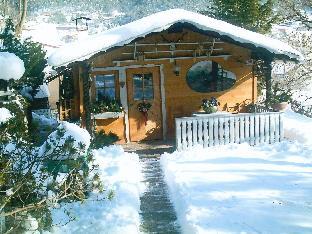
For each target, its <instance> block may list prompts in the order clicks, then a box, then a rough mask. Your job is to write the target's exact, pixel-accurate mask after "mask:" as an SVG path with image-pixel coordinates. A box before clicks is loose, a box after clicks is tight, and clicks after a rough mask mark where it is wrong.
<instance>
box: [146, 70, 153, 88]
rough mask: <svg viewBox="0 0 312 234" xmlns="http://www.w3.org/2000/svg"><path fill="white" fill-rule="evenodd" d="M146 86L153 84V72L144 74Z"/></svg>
mask: <svg viewBox="0 0 312 234" xmlns="http://www.w3.org/2000/svg"><path fill="white" fill-rule="evenodd" d="M144 86H153V75H152V73H148V74H144Z"/></svg>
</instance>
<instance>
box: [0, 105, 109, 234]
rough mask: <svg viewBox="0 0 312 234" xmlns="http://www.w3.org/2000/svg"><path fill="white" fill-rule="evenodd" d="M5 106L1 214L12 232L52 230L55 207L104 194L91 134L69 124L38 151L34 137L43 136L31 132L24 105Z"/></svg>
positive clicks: (0, 136) (0, 141)
mask: <svg viewBox="0 0 312 234" xmlns="http://www.w3.org/2000/svg"><path fill="white" fill-rule="evenodd" d="M0 108H2V109H3V110H5V111H4V112H0V119H5V121H2V122H1V124H0V169H1V174H0V209H1V211H2V213H1V214H0V215H1V216H4V217H5V222H6V228H7V231H11V232H12V233H21V232H24V231H27V229H28V228H31V230H30V231H34V229H36V231H42V230H47V229H49V228H51V225H52V218H51V211H50V208H57V207H58V204H59V203H61V202H72V201H84V200H85V199H86V198H87V197H88V194H89V193H90V191H91V190H92V189H98V191H103V185H102V183H101V181H99V178H98V176H97V175H96V173H93V172H92V171H93V170H94V169H95V167H96V165H94V163H92V162H93V154H92V150H91V149H89V145H90V140H91V137H90V135H89V133H88V132H87V131H85V130H83V129H81V128H79V127H78V126H77V125H74V124H72V123H67V122H63V123H61V124H60V125H59V126H58V127H57V129H56V130H55V131H53V132H52V133H51V134H50V135H49V137H48V138H47V139H46V140H45V142H44V144H43V145H42V146H40V147H38V146H37V145H36V144H34V142H33V141H32V139H33V138H32V137H31V135H32V134H38V133H37V132H31V131H29V129H28V127H27V125H28V124H27V121H26V118H25V112H24V110H25V108H24V106H23V105H21V103H17V102H15V103H14V102H10V103H0ZM8 113H9V115H8ZM91 172H92V173H91ZM94 181H95V182H94ZM30 226H31V227H30Z"/></svg>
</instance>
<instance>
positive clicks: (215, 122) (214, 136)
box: [213, 118, 220, 145]
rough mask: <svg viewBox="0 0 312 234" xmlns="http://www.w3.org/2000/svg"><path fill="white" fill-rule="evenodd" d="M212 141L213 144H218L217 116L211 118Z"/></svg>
mask: <svg viewBox="0 0 312 234" xmlns="http://www.w3.org/2000/svg"><path fill="white" fill-rule="evenodd" d="M213 141H214V145H219V144H220V141H219V121H218V118H213Z"/></svg>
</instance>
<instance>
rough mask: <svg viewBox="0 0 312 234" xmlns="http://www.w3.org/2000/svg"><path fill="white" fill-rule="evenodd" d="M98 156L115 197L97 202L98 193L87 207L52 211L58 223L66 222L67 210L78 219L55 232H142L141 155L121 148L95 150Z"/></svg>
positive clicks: (101, 171) (69, 206)
mask: <svg viewBox="0 0 312 234" xmlns="http://www.w3.org/2000/svg"><path fill="white" fill-rule="evenodd" d="M94 156H95V164H98V165H99V174H100V177H101V180H102V181H104V186H105V188H106V189H107V191H108V190H110V189H113V191H114V193H115V196H114V198H113V199H112V200H111V201H109V200H102V201H96V200H97V198H98V196H99V194H97V193H96V192H94V193H93V194H92V195H91V197H90V198H89V199H88V200H87V201H86V202H84V203H83V204H81V203H78V202H74V203H67V204H63V205H62V209H60V210H52V216H53V222H54V223H55V224H64V223H66V221H67V220H66V219H65V216H64V213H63V211H64V210H65V209H67V210H69V211H70V212H71V213H72V215H74V217H75V218H76V219H75V220H74V221H72V222H70V223H68V224H67V225H65V226H59V227H55V228H54V229H53V233H62V234H67V233H68V234H69V233H77V234H80V233H81V234H85V233H90V234H98V233H129V234H132V233H133V234H134V233H139V225H140V216H139V212H140V194H141V193H142V188H141V181H142V178H143V177H142V173H141V166H140V163H139V156H138V155H137V154H129V153H125V152H124V151H123V149H122V148H121V147H120V146H110V147H104V148H102V149H100V150H95V151H94Z"/></svg>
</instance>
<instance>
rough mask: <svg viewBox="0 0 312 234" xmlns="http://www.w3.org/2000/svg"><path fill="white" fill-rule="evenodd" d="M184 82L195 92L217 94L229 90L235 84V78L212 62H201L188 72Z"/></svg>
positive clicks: (231, 73)
mask: <svg viewBox="0 0 312 234" xmlns="http://www.w3.org/2000/svg"><path fill="white" fill-rule="evenodd" d="M186 82H187V84H188V86H189V87H190V88H191V89H192V90H194V91H196V92H200V93H209V92H219V91H223V90H226V89H229V88H231V87H232V86H233V85H234V84H235V82H236V76H235V74H234V73H233V72H230V71H227V70H224V69H223V68H222V67H221V66H220V64H218V63H216V62H214V61H202V62H198V63H196V64H194V65H193V66H192V67H191V68H190V69H189V70H188V72H187V74H186Z"/></svg>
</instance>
